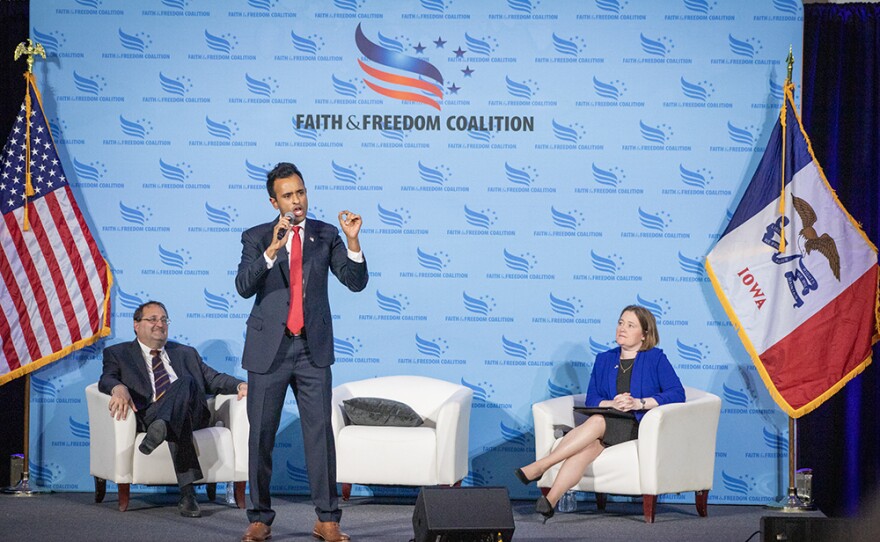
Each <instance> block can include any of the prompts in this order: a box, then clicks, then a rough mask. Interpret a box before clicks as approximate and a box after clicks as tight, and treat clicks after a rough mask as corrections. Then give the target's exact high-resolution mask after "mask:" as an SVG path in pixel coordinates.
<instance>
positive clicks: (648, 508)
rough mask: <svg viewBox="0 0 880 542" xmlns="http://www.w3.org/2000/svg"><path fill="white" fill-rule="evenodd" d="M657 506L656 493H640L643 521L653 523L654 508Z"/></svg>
mask: <svg viewBox="0 0 880 542" xmlns="http://www.w3.org/2000/svg"><path fill="white" fill-rule="evenodd" d="M656 507H657V495H642V511H643V512H644V513H645V523H654V509H655V508H656Z"/></svg>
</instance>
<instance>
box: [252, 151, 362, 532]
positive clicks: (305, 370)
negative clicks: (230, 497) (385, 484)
mask: <svg viewBox="0 0 880 542" xmlns="http://www.w3.org/2000/svg"><path fill="white" fill-rule="evenodd" d="M266 189H267V190H268V192H269V202H270V203H271V204H272V207H274V208H275V209H276V210H277V211H278V214H279V216H277V217H276V218H275V219H274V220H273V221H272V222H267V223H265V224H261V225H259V226H255V227H253V228H250V229H249V230H247V231H245V232H244V233H242V235H241V243H242V250H241V262H240V263H239V264H238V274H237V275H236V277H235V287H236V289H237V290H238V293H239V294H240V295H241V296H242V297H245V298H249V297H252V296H256V299H255V301H254V307H253V309H252V310H251V314H250V316H249V317H248V320H247V335H246V337H245V343H244V354H243V355H242V363H241V364H242V367H244V368H245V369H246V370H247V372H248V389H249V398H248V419H249V420H250V439H249V454H250V455H249V469H248V470H249V472H248V477H249V479H250V492H251V504H252V508H250V509H248V511H247V515H248V520H249V521H250V525H249V526H248V528H247V531H246V532H245V534H244V536H242V541H244V542H262V541H263V540H266V539H267V538H269V537H270V536H271V528H270V526H271V525H272V522H273V520H274V519H275V512H274V511H273V510H272V507H271V501H270V496H269V483H270V481H271V479H272V449H273V448H274V446H275V433H276V432H277V431H278V426H279V423H280V421H281V409H282V407H283V406H284V396H285V395H286V393H287V388H288V386H290V387H292V388H293V393H294V396H295V397H296V403H297V406H298V408H299V414H300V423H301V424H302V433H303V441H304V442H303V447H304V448H305V456H306V469H307V471H308V476H309V489H310V491H311V495H312V501H313V502H314V505H315V513H316V514H317V516H318V520H317V521H316V522H315V525H314V528H313V529H312V534H313V535H314V536H315V537H317V538H320V539H323V540H325V541H326V542H337V541H344V540H349V536H348V535H346V534H345V533H343V532H341V531H340V529H339V519H340V517H341V516H342V511H341V510H339V505H338V497H337V493H336V446H335V443H334V440H333V429H332V426H331V423H330V399H331V396H332V386H333V381H332V374H331V371H330V365H331V364H332V363H333V361H334V356H333V317H332V314H331V313H330V302H329V299H328V295H327V278H328V275H329V272H332V273H333V274H334V275H335V276H336V278H337V279H339V281H340V282H341V283H342V284H344V285H345V286H346V287H347V288H348V289H349V290H351V291H354V292H359V291H361V290H363V289H364V288H365V287H366V286H367V264H366V261H365V260H364V256H363V253H362V252H361V247H360V242H359V241H358V233H359V232H360V229H361V217H360V216H358V215H356V214H354V213H352V212H350V211H342V212H340V213H339V224H340V226H341V228H342V232H343V233H344V234H345V237H346V242H347V245H348V248H347V249H346V246H345V245H344V244H343V242H342V239H341V238H340V236H339V230H337V228H336V227H335V226H332V225H330V224H327V223H325V222H321V221H320V220H315V219H311V218H310V219H308V220H306V214H307V212H308V198H307V196H306V187H305V183H304V182H303V177H302V173H300V171H299V169H297V167H296V166H295V165H293V164H290V163H287V162H282V163H280V164H278V165H277V166H275V168H274V169H272V171H270V172H269V174H268V175H267V179H266Z"/></svg>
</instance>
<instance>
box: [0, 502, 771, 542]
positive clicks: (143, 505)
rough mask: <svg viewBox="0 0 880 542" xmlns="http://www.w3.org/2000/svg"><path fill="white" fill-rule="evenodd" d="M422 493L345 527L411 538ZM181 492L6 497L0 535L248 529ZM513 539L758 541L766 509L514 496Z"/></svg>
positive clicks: (378, 536) (360, 509) (293, 516)
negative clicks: (539, 501)
mask: <svg viewBox="0 0 880 542" xmlns="http://www.w3.org/2000/svg"><path fill="white" fill-rule="evenodd" d="M414 502H415V501H414V499H396V498H381V499H379V498H353V499H352V500H351V501H350V502H348V503H344V504H343V510H344V511H343V518H342V526H343V530H344V531H346V532H347V533H349V534H350V535H352V539H353V540H354V541H355V542H357V541H362V540H369V541H401V542H406V541H409V540H410V539H411V538H412V537H413V529H412V515H413V508H414ZM176 503H177V500H176V496H175V495H166V494H133V495H132V499H131V504H130V507H129V510H128V511H127V512H119V511H118V510H117V509H116V495H115V494H108V495H107V498H106V499H105V501H104V502H103V503H101V504H96V503H95V502H94V499H93V496H92V495H91V494H87V493H53V494H49V495H39V496H34V497H15V496H8V495H0V540H2V541H18V540H34V541H55V540H57V541H66V542H71V541H74V542H75V541H80V540H92V541H103V540H107V541H135V542H137V541H141V540H143V541H156V540H187V541H200V540H205V541H218V540H228V541H236V540H239V538H240V537H241V535H242V533H243V532H244V529H245V528H246V527H247V519H246V517H245V513H244V511H243V510H239V509H237V508H231V507H229V506H227V505H225V504H223V503H222V502H220V500H219V497H218V501H217V502H216V503H209V502H207V499H206V497H204V496H203V495H202V496H200V497H199V503H200V505H201V507H202V513H203V517H201V518H197V519H187V518H183V517H181V516H180V515H178V513H177V507H176ZM273 506H274V507H275V509H276V511H277V514H278V515H277V518H276V520H275V524H274V525H273V537H272V540H273V541H275V542H283V541H293V540H314V539H313V538H312V537H311V528H312V523H313V522H314V518H315V516H314V512H313V508H312V506H311V504H310V503H309V502H308V499H307V498H305V497H274V498H273ZM512 507H513V515H514V522H515V525H516V530H515V532H514V536H513V540H516V541H519V540H601V541H603V542H611V541H617V540H620V541H624V540H625V541H632V540H651V541H652V542H656V541H660V542H662V541H670V542H671V541H676V542H679V541H702V540H711V541H713V542H725V541H729V542H746V541H747V540H749V541H752V542H756V541H759V540H761V535H760V534H756V532H757V531H758V530H759V529H760V523H761V517H762V516H764V515H768V514H769V512H768V511H767V509H765V508H763V507H757V506H734V505H712V504H710V505H709V516H708V517H706V518H701V517H699V516H697V513H696V509H695V508H694V506H693V505H678V504H674V505H673V504H668V505H667V504H661V505H658V510H657V518H656V522H655V523H654V524H650V525H649V524H646V523H644V521H643V519H642V507H641V504H639V503H613V502H609V503H608V508H607V511H606V512H604V513H599V512H597V511H596V509H595V504H594V503H579V510H578V512H576V513H572V514H559V513H557V514H556V516H555V517H553V518H552V519H551V520H550V521H548V522H547V524H546V525H545V524H542V523H541V518H540V516H538V515H537V514H535V513H534V512H533V510H534V503H533V502H531V501H514V502H513V506H512Z"/></svg>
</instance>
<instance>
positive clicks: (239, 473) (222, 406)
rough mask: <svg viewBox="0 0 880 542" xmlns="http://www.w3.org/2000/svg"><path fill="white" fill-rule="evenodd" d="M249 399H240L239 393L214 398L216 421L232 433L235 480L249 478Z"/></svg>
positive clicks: (239, 480) (243, 480)
mask: <svg viewBox="0 0 880 542" xmlns="http://www.w3.org/2000/svg"><path fill="white" fill-rule="evenodd" d="M247 401H248V398H247V397H244V398H243V399H242V400H241V401H239V400H238V395H237V394H230V395H218V396H216V397H215V398H214V412H213V419H214V422H215V423H216V422H218V421H222V422H223V426H224V427H228V428H229V431H230V432H231V433H232V448H233V451H234V453H235V478H234V479H233V480H231V481H233V482H245V481H247V479H248V434H249V433H250V422H249V421H248V415H247Z"/></svg>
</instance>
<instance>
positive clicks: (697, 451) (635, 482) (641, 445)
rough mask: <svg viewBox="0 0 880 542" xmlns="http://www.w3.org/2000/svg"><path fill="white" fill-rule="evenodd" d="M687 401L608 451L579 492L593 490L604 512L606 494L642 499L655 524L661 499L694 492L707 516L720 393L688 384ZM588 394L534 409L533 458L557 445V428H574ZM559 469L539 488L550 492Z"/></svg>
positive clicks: (649, 419) (651, 416)
mask: <svg viewBox="0 0 880 542" xmlns="http://www.w3.org/2000/svg"><path fill="white" fill-rule="evenodd" d="M685 393H686V401H685V402H684V403H672V404H667V405H662V406H660V407H657V408H654V409H652V410H650V411H649V412H648V413H646V414H645V417H644V418H642V421H641V423H640V424H639V438H638V439H637V440H632V441H629V442H623V443H621V444H617V445H615V446H611V447H610V448H607V449H605V450H604V451H603V452H602V454H601V455H599V457H598V458H597V459H596V460H595V461H594V462H593V463H592V464H591V465H590V466H589V467H587V470H586V472H584V476H583V478H582V479H581V481H580V482H579V483H578V484H577V485H576V486H575V487H574V489H575V490H580V491H593V492H595V493H596V503H597V505H598V507H599V509H600V510H604V509H605V500H606V498H605V496H606V494H608V493H611V494H614V495H642V497H643V511H644V514H645V522H647V523H653V522H654V509H655V507H656V503H657V495H662V494H663V493H681V492H684V491H695V492H696V506H697V512H698V513H699V515H700V516H703V517H705V516H706V513H707V510H706V505H707V501H708V498H709V490H710V489H712V479H713V475H714V469H715V437H716V434H717V431H718V418H719V416H720V414H721V399H720V398H718V396H716V395H712V394H711V393H707V392H704V391H701V390H698V389H696V388H690V387H687V386H685ZM584 398H585V396H584V394H580V395H569V396H565V397H558V398H555V399H550V400H547V401H542V402H540V403H535V404H534V405H532V416H533V417H534V421H535V458H536V459H540V458H542V457H544V456H546V455H547V454H549V453H550V451H551V450H552V449H553V448H554V447H555V446H556V444H557V443H558V440H559V439H557V438H556V437H555V436H554V426H560V425H564V426H568V427H574V424H575V422H574V411H573V410H572V408H573V407H574V406H575V405H578V406H583V404H584ZM558 471H559V465H556V466H554V467H553V468H551V469H549V470H548V471H547V472H545V473H544V476H543V477H541V479H540V480H538V487H540V488H544V489H545V490H546V489H549V488H550V487H551V486H552V485H553V480H555V479H556V474H557V472H558Z"/></svg>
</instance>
